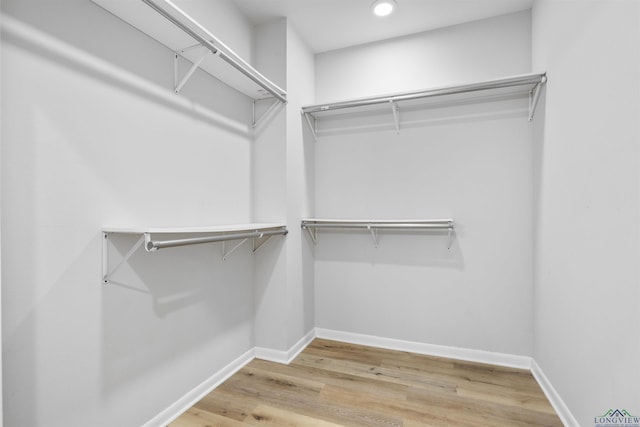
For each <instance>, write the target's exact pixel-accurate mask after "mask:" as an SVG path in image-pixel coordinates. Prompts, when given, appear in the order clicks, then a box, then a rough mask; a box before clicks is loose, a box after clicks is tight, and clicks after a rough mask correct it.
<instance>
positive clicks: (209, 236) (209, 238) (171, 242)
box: [102, 225, 288, 284]
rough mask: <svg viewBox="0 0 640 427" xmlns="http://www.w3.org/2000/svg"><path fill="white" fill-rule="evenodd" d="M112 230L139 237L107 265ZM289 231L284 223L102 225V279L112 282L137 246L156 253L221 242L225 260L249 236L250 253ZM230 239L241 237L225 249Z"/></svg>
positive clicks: (105, 281)
mask: <svg viewBox="0 0 640 427" xmlns="http://www.w3.org/2000/svg"><path fill="white" fill-rule="evenodd" d="M111 233H121V234H140V238H139V239H138V240H137V241H136V243H134V245H133V246H132V247H131V248H130V249H129V251H128V252H127V253H126V254H125V255H124V256H123V257H122V258H121V259H120V260H119V261H118V263H117V264H116V265H115V266H113V267H112V268H110V267H109V246H108V238H109V235H110V234H111ZM194 233H195V234H199V236H197V237H185V238H179V239H168V240H166V239H165V240H159V239H154V238H153V235H154V234H156V235H157V234H181V235H182V234H194ZM287 233H288V230H287V228H286V226H285V225H265V226H256V227H244V226H243V227H239V228H238V229H235V230H234V229H231V228H227V227H224V228H216V227H213V228H208V229H207V228H204V229H198V230H195V231H194V230H193V229H179V228H171V229H141V230H136V229H112V228H105V229H103V230H102V281H103V283H105V284H107V283H109V282H110V281H111V278H112V277H113V275H114V274H115V273H116V272H117V271H118V270H119V269H120V267H122V266H123V265H124V263H126V262H127V261H128V260H129V258H131V256H132V255H133V254H134V253H135V252H136V251H137V250H138V248H140V247H141V246H144V248H145V250H146V251H147V252H156V251H157V250H159V249H164V248H173V247H178V246H187V245H198V244H204V243H215V242H222V245H223V246H222V260H226V259H227V257H228V256H229V255H231V253H233V252H234V251H235V250H237V249H238V248H239V247H240V246H242V244H243V243H245V242H247V241H248V240H249V239H252V240H253V252H254V253H255V252H256V251H257V250H258V249H260V248H261V247H262V246H263V245H264V244H265V243H266V242H267V241H268V240H269V239H270V238H271V237H272V236H276V235H283V236H284V235H286V234H287ZM230 240H240V242H239V243H237V244H236V245H234V246H233V247H232V248H231V249H229V250H226V246H225V242H227V241H230Z"/></svg>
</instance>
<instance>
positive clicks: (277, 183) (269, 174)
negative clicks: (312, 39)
mask: <svg viewBox="0 0 640 427" xmlns="http://www.w3.org/2000/svg"><path fill="white" fill-rule="evenodd" d="M286 25H287V23H286V20H284V19H279V20H274V21H272V22H268V23H265V24H263V25H260V26H257V27H256V28H255V29H254V38H255V54H254V55H255V59H254V63H255V65H256V67H257V68H258V69H259V70H261V72H262V73H264V74H265V75H267V76H269V78H270V79H271V80H272V81H273V82H274V83H275V84H277V85H278V86H280V87H282V88H283V89H285V90H286V89H287V85H286V83H287V64H286V61H287V51H286V50H287V27H286ZM260 104H264V105H259V106H260V107H262V108H259V109H258V110H257V111H258V113H261V112H263V111H264V110H266V106H268V105H269V104H270V102H269V101H261V102H260ZM286 137H287V116H286V111H285V109H283V108H282V107H279V108H278V109H277V110H276V112H275V113H274V114H273V115H272V116H271V117H268V118H267V121H265V122H264V125H262V126H260V128H258V129H257V130H256V137H255V143H254V151H253V168H252V171H253V176H252V179H253V192H254V194H253V201H254V205H253V215H254V220H255V221H258V222H282V223H286V222H287V208H286V200H287V173H286V171H287V141H286ZM272 240H274V239H272ZM288 240H289V237H288V236H287V237H285V238H284V239H276V241H274V242H269V244H274V243H275V245H277V249H276V250H273V251H270V252H268V253H266V254H262V255H261V256H260V257H259V258H257V260H256V263H255V295H254V298H255V313H256V314H255V344H256V346H258V347H260V348H268V349H275V350H278V351H284V350H286V349H287V348H288V343H287V340H288V339H287V335H288V334H287V319H288V315H289V313H288V310H287V305H286V302H285V301H286V300H287V250H288V245H287V241H288Z"/></svg>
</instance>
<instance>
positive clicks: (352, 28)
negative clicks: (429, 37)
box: [234, 0, 533, 53]
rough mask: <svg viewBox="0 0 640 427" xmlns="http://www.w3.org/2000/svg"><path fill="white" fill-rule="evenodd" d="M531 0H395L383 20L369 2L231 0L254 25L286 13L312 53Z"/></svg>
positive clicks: (513, 8)
mask: <svg viewBox="0 0 640 427" xmlns="http://www.w3.org/2000/svg"><path fill="white" fill-rule="evenodd" d="M532 1H533V0H397V2H398V7H397V9H396V11H395V12H394V13H393V14H392V15H391V16H388V17H386V18H379V17H376V16H374V15H373V13H371V9H370V5H371V3H372V2H373V0H234V2H235V3H236V4H237V5H238V7H239V8H240V10H241V11H242V12H243V13H244V14H245V15H246V16H247V17H248V18H249V20H250V21H251V22H252V23H253V24H261V23H264V22H266V21H270V20H272V19H274V18H279V17H287V18H288V19H289V20H290V22H291V23H292V25H293V27H294V28H295V29H296V30H297V31H298V33H300V35H301V36H302V38H303V39H304V40H306V42H307V44H308V45H309V47H310V48H311V50H312V51H313V52H314V53H319V52H324V51H328V50H334V49H340V48H344V47H348V46H354V45H358V44H363V43H369V42H374V41H378V40H384V39H388V38H393V37H400V36H404V35H407V34H413V33H418V32H421V31H427V30H433V29H436V28H442V27H446V26H450V25H455V24H461V23H464V22H469V21H475V20H478V19H484V18H490V17H492V16H498V15H504V14H507V13H512V12H517V11H521V10H526V9H530V8H531V3H532Z"/></svg>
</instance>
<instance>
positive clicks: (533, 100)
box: [529, 76, 547, 122]
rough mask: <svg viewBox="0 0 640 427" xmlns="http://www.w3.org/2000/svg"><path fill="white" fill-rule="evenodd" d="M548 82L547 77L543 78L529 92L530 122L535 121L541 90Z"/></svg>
mask: <svg viewBox="0 0 640 427" xmlns="http://www.w3.org/2000/svg"><path fill="white" fill-rule="evenodd" d="M546 82H547V77H546V76H542V79H540V82H538V83H536V85H535V86H534V87H533V88H531V90H530V91H529V121H530V122H532V121H533V116H534V114H535V113H536V107H537V106H538V100H539V99H540V90H542V85H544V84H545V83H546Z"/></svg>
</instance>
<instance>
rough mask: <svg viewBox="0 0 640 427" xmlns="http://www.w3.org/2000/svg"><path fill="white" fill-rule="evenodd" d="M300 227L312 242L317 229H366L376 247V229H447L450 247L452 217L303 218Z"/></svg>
mask: <svg viewBox="0 0 640 427" xmlns="http://www.w3.org/2000/svg"><path fill="white" fill-rule="evenodd" d="M301 226H302V229H303V230H307V231H308V232H309V236H310V237H311V240H313V243H317V242H318V234H317V233H318V229H334V230H338V229H343V230H345V229H346V230H348V229H350V230H363V229H364V230H368V231H369V232H370V233H371V237H373V243H374V244H375V246H376V247H378V230H418V231H419V230H423V231H424V230H447V233H448V236H449V245H448V247H447V248H451V233H452V232H453V220H452V219H415V220H412V219H399V220H379V219H315V218H309V219H303V220H302V223H301Z"/></svg>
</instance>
